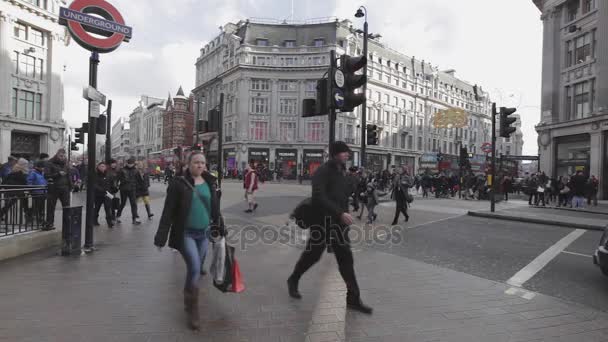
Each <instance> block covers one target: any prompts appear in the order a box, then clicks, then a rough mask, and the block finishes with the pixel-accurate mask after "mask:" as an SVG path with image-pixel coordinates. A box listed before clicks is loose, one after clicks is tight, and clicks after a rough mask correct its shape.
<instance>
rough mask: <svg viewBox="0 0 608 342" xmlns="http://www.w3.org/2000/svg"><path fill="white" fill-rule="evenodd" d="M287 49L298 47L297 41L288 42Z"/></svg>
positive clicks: (286, 43) (286, 42)
mask: <svg viewBox="0 0 608 342" xmlns="http://www.w3.org/2000/svg"><path fill="white" fill-rule="evenodd" d="M285 47H289V48H292V47H296V41H295V40H286V41H285Z"/></svg>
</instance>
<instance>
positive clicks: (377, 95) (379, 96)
mask: <svg viewBox="0 0 608 342" xmlns="http://www.w3.org/2000/svg"><path fill="white" fill-rule="evenodd" d="M376 100H377V101H378V102H382V94H380V92H376Z"/></svg>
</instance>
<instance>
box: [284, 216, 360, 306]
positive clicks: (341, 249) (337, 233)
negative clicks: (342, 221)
mask: <svg viewBox="0 0 608 342" xmlns="http://www.w3.org/2000/svg"><path fill="white" fill-rule="evenodd" d="M348 229H349V228H348V227H340V226H339V225H336V226H333V227H331V228H330V229H329V231H330V234H329V235H330V236H327V234H326V229H325V227H312V228H311V229H310V236H309V238H308V242H307V243H306V249H305V250H304V252H302V255H301V256H300V260H298V262H297V263H296V266H295V268H294V270H293V273H292V276H291V277H292V279H294V280H299V279H300V277H302V275H303V274H304V273H305V272H306V271H307V270H308V269H309V268H311V267H312V266H313V265H314V264H316V263H317V262H318V261H319V260H320V259H321V255H322V254H323V252H324V251H325V248H326V246H327V244H330V245H331V248H332V249H333V253H334V254H335V255H336V261H337V262H338V269H339V270H340V275H342V279H344V282H345V283H346V289H347V294H346V298H347V300H358V299H359V295H360V293H359V285H358V284H357V278H356V276H355V269H354V260H353V252H352V250H351V248H350V239H349V238H348Z"/></svg>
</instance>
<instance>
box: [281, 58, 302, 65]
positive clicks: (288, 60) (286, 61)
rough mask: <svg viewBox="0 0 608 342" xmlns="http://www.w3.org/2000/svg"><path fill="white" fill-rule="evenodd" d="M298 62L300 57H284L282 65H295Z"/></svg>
mask: <svg viewBox="0 0 608 342" xmlns="http://www.w3.org/2000/svg"><path fill="white" fill-rule="evenodd" d="M297 64H298V59H297V58H295V57H282V58H281V65H282V66H293V65H297Z"/></svg>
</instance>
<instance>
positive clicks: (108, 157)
mask: <svg viewBox="0 0 608 342" xmlns="http://www.w3.org/2000/svg"><path fill="white" fill-rule="evenodd" d="M106 115H107V116H108V120H107V121H106V163H107V165H108V168H109V167H110V160H112V132H111V129H112V100H108V109H107V113H106Z"/></svg>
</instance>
